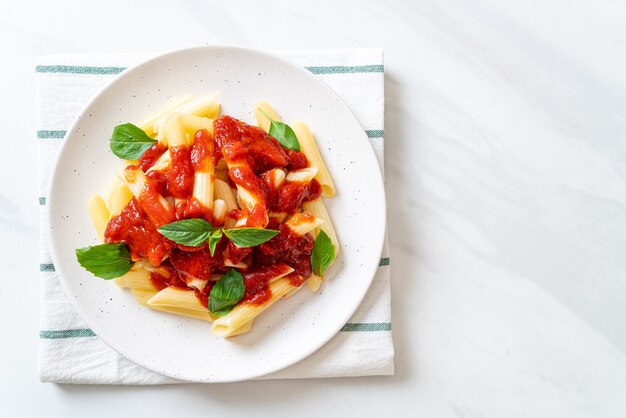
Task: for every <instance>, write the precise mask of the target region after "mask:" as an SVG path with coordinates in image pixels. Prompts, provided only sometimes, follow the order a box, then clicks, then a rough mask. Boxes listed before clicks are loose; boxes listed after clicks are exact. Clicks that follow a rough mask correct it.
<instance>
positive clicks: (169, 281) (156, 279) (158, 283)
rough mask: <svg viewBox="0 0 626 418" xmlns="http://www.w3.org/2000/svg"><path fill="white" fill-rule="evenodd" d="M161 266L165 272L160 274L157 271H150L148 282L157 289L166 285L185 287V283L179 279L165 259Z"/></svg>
mask: <svg viewBox="0 0 626 418" xmlns="http://www.w3.org/2000/svg"><path fill="white" fill-rule="evenodd" d="M161 267H162V268H165V269H167V274H161V273H159V272H157V271H153V272H152V273H150V282H152V284H153V285H154V287H155V288H156V289H157V290H163V289H165V288H166V287H175V288H177V289H187V284H186V283H185V282H184V281H182V280H181V279H180V276H179V275H178V272H177V271H176V270H175V269H174V268H172V266H171V265H170V264H169V263H168V262H167V261H166V262H164V263H163V264H162V265H161Z"/></svg>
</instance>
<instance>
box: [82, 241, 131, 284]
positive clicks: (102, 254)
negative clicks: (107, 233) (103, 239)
mask: <svg viewBox="0 0 626 418" xmlns="http://www.w3.org/2000/svg"><path fill="white" fill-rule="evenodd" d="M76 259H77V260H78V263H79V264H80V265H81V266H83V267H84V268H85V270H87V271H88V272H90V273H93V274H94V275H95V276H97V277H100V278H102V279H106V280H109V279H115V278H116V277H120V276H123V275H124V274H126V273H127V272H128V270H130V269H131V268H132V267H133V265H134V264H135V262H134V261H133V260H132V259H131V258H130V252H129V251H128V247H127V246H126V244H124V243H116V244H101V245H95V246H93V247H85V248H78V249H77V250H76Z"/></svg>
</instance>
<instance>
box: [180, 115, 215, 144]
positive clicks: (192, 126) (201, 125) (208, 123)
mask: <svg viewBox="0 0 626 418" xmlns="http://www.w3.org/2000/svg"><path fill="white" fill-rule="evenodd" d="M180 120H181V123H182V126H183V130H184V131H185V133H186V134H187V135H189V136H191V137H192V138H193V136H194V135H195V134H196V132H198V131H199V130H200V129H206V130H207V131H208V132H209V133H210V134H211V136H213V119H209V118H206V117H202V116H196V115H187V114H181V115H180Z"/></svg>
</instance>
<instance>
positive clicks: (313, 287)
mask: <svg viewBox="0 0 626 418" xmlns="http://www.w3.org/2000/svg"><path fill="white" fill-rule="evenodd" d="M323 280H324V279H323V278H322V277H320V276H318V275H317V274H315V273H313V274H311V276H309V278H308V279H306V285H307V287H308V288H309V290H310V291H311V292H317V291H318V290H319V288H320V286H322V281H323Z"/></svg>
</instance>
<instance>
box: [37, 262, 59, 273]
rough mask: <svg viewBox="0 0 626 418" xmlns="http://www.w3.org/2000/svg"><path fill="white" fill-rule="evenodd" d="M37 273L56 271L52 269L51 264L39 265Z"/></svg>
mask: <svg viewBox="0 0 626 418" xmlns="http://www.w3.org/2000/svg"><path fill="white" fill-rule="evenodd" d="M39 271H42V272H46V271H56V269H55V268H54V264H52V263H46V264H43V263H42V264H39Z"/></svg>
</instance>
